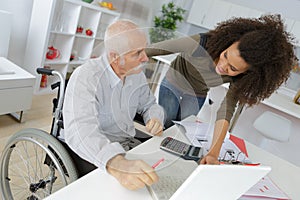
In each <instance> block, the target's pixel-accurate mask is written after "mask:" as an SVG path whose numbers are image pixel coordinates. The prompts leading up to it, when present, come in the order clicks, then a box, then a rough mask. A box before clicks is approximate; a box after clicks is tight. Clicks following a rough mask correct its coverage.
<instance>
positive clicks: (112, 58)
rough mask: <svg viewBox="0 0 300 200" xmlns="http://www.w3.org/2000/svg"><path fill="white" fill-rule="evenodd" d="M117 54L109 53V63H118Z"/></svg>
mask: <svg viewBox="0 0 300 200" xmlns="http://www.w3.org/2000/svg"><path fill="white" fill-rule="evenodd" d="M118 58H119V54H118V53H117V52H114V51H111V52H109V61H110V63H115V62H118Z"/></svg>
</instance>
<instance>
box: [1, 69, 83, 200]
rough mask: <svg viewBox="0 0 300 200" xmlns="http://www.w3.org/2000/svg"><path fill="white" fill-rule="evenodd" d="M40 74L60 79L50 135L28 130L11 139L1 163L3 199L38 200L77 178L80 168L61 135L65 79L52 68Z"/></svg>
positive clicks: (37, 130)
mask: <svg viewBox="0 0 300 200" xmlns="http://www.w3.org/2000/svg"><path fill="white" fill-rule="evenodd" d="M37 73H38V74H43V75H47V76H57V77H58V79H59V82H57V83H56V84H53V85H52V86H51V87H52V89H55V88H56V87H58V93H57V98H54V99H53V120H52V126H51V131H50V134H49V133H48V132H46V131H43V130H40V129H34V128H28V129H24V130H21V131H19V132H17V133H15V134H14V135H13V136H11V137H10V138H9V139H8V142H7V144H6V145H5V147H4V150H3V153H2V156H1V160H0V162H1V163H0V164H1V165H0V176H1V183H0V185H1V187H0V189H1V193H2V198H3V199H4V200H13V199H14V200H18V199H22V200H39V199H43V198H45V197H47V196H49V195H50V194H52V193H54V192H56V191H57V190H59V189H61V188H62V187H64V186H66V185H68V184H70V183H71V182H73V181H75V180H76V179H78V173H77V169H76V167H75V165H74V163H73V161H72V159H71V157H70V155H69V153H68V152H67V150H66V149H65V148H64V146H63V145H62V144H61V142H60V141H59V140H58V138H57V137H58V134H59V131H60V130H61V128H63V122H62V105H63V98H64V89H65V78H64V77H63V75H62V74H61V73H60V72H58V71H55V70H53V69H44V68H38V69H37Z"/></svg>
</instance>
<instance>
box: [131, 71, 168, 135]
mask: <svg viewBox="0 0 300 200" xmlns="http://www.w3.org/2000/svg"><path fill="white" fill-rule="evenodd" d="M140 78H141V79H142V80H141V83H142V84H141V87H140V88H139V107H138V111H137V112H138V113H140V114H142V115H143V119H144V122H145V124H146V129H147V131H149V132H150V133H151V134H153V135H161V134H162V131H163V124H164V110H163V108H162V107H161V106H160V105H158V104H157V103H156V98H155V96H154V95H153V93H152V91H151V90H150V88H149V85H148V82H147V79H146V77H145V75H144V74H142V75H141V77H140Z"/></svg>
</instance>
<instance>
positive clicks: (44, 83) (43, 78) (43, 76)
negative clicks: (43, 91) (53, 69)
mask: <svg viewBox="0 0 300 200" xmlns="http://www.w3.org/2000/svg"><path fill="white" fill-rule="evenodd" d="M44 68H46V69H50V67H49V66H44ZM47 81H48V80H47V75H46V74H42V78H41V83H40V87H41V88H45V87H47Z"/></svg>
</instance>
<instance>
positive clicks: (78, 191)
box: [46, 126, 300, 200]
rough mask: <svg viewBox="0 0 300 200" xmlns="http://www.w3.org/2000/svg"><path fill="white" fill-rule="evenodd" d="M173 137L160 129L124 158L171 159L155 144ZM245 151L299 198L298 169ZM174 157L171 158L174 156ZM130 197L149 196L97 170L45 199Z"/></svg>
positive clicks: (269, 156)
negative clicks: (155, 135)
mask: <svg viewBox="0 0 300 200" xmlns="http://www.w3.org/2000/svg"><path fill="white" fill-rule="evenodd" d="M170 135H172V136H176V137H177V138H181V139H183V140H186V138H185V137H184V136H183V135H182V133H181V131H180V130H179V129H178V128H177V127H176V126H173V127H171V128H169V129H168V130H166V131H165V132H164V136H163V137H153V138H152V139H150V140H148V141H147V142H145V143H143V144H141V145H139V146H138V147H136V148H135V149H133V150H131V151H130V152H129V155H128V157H140V158H145V159H146V160H147V159H149V158H152V159H153V158H156V159H157V160H158V159H160V158H161V157H165V158H166V159H170V158H172V156H173V155H171V154H169V153H166V152H163V151H161V150H159V144H160V142H161V141H162V139H163V138H164V137H166V136H170ZM246 146H247V150H248V154H249V157H250V159H252V160H253V161H259V162H260V163H262V164H264V165H269V166H271V167H272V171H271V172H270V174H269V176H270V177H271V178H272V180H273V181H274V182H275V183H276V184H277V185H278V186H279V187H280V188H281V189H283V191H284V192H285V193H286V194H287V195H289V196H290V197H291V198H292V199H300V193H299V188H298V187H299V184H300V168H298V167H295V166H294V165H291V164H290V163H288V162H286V161H284V160H282V159H280V158H278V157H276V156H274V155H272V154H270V153H268V152H266V151H263V150H261V149H259V148H258V147H256V146H254V145H251V144H249V143H246ZM175 158H176V157H174V159H175ZM100 198H101V199H112V200H115V199H124V200H126V199H128V200H129V199H130V200H135V199H136V200H140V199H143V200H151V199H152V198H151V196H150V194H149V193H148V191H147V189H145V188H143V189H140V190H137V191H130V190H127V189H125V188H123V187H122V186H121V185H120V184H119V183H118V182H117V180H116V179H115V178H113V177H112V176H110V175H108V174H105V173H103V172H101V171H100V170H99V169H96V170H95V171H93V172H91V173H89V174H87V175H86V176H84V177H82V178H81V179H79V180H77V181H75V182H73V183H71V184H70V185H68V186H67V187H65V188H63V189H61V190H59V191H57V192H56V193H54V194H52V195H51V196H49V197H48V198H46V200H61V199H73V200H77V199H78V200H79V199H80V200H81V199H89V200H93V199H100Z"/></svg>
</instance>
